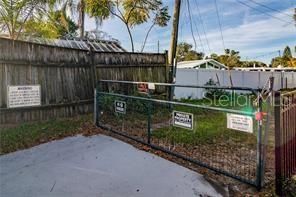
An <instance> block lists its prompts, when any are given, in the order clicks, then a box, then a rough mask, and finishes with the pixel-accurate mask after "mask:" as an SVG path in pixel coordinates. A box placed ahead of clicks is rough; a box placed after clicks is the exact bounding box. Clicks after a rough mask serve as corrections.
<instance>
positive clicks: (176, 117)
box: [173, 111, 193, 129]
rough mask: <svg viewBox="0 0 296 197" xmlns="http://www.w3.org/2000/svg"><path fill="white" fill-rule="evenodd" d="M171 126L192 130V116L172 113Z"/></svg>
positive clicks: (176, 112) (184, 113)
mask: <svg viewBox="0 0 296 197" xmlns="http://www.w3.org/2000/svg"><path fill="white" fill-rule="evenodd" d="M173 125H174V126H177V127H182V128H185V129H193V114H191V113H186V112H179V111H173Z"/></svg>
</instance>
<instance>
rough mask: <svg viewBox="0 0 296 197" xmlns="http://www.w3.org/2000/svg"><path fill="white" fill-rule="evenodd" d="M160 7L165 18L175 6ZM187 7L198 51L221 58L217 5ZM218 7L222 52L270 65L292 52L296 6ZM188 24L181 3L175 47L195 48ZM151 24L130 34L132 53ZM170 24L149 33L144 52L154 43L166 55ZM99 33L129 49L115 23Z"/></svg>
mask: <svg viewBox="0 0 296 197" xmlns="http://www.w3.org/2000/svg"><path fill="white" fill-rule="evenodd" d="M252 1H253V2H252ZM163 2H164V4H165V5H167V6H169V12H170V15H172V14H173V6H174V0H163ZM189 2H190V3H189V4H190V8H191V12H192V20H193V29H194V35H195V39H196V41H197V51H201V52H204V53H205V54H211V53H218V54H221V53H223V51H224V47H223V42H222V36H221V32H220V28H219V22H218V17H217V13H216V8H215V0H189ZM239 2H242V3H239ZM254 2H257V3H260V4H263V5H265V6H267V7H268V8H270V9H268V8H266V7H263V6H260V5H257V4H256V3H254ZM243 4H247V5H243ZM217 6H218V11H219V16H220V21H221V28H222V34H223V38H224V43H225V48H230V49H235V50H239V51H240V52H241V56H242V60H246V59H248V60H250V59H256V60H259V61H264V62H267V63H270V60H271V58H272V57H274V56H276V55H277V54H278V53H277V52H276V51H278V50H282V51H283V49H284V47H285V46H287V45H289V46H290V47H291V49H292V50H293V52H294V48H295V47H294V46H295V45H296V26H295V25H294V24H295V23H294V22H293V19H292V15H293V12H294V8H295V7H296V0H217ZM248 6H250V7H252V8H250V7H248ZM200 16H201V17H200ZM86 20H87V21H86V29H87V30H92V29H94V28H95V22H94V20H92V19H89V18H87V19H86ZM189 21H190V20H189V14H188V10H187V1H186V0H182V8H181V18H180V28H179V42H182V41H186V42H188V43H190V44H192V45H194V42H193V37H192V35H191V31H190V22H189ZM150 24H151V23H147V24H143V25H140V26H138V27H136V28H134V29H133V30H132V31H133V35H134V39H135V48H136V51H138V50H140V48H141V45H142V42H143V40H144V37H145V34H146V32H147V29H148V28H149V26H150ZM171 24H172V20H171V21H170V22H169V25H168V26H167V27H165V28H159V27H156V28H154V29H153V30H152V32H151V34H150V37H149V38H148V41H147V45H146V49H145V51H147V52H157V42H158V41H159V42H160V51H164V50H168V48H169V43H170V34H171ZM100 29H101V30H103V31H105V32H107V33H108V34H110V35H111V36H112V37H113V38H116V39H118V40H119V41H120V42H121V43H122V46H123V47H124V48H126V49H127V50H130V49H131V46H130V41H129V37H128V33H127V30H126V28H125V26H124V25H123V24H122V23H121V22H120V21H119V20H118V19H117V18H112V19H109V20H107V21H104V23H103V25H102V26H101V27H100ZM294 55H295V53H294Z"/></svg>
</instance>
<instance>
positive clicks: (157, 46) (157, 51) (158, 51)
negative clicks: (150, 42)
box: [157, 40, 159, 53]
mask: <svg viewBox="0 0 296 197" xmlns="http://www.w3.org/2000/svg"><path fill="white" fill-rule="evenodd" d="M157 53H159V40H158V41H157Z"/></svg>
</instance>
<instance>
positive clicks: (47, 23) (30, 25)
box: [24, 9, 78, 38]
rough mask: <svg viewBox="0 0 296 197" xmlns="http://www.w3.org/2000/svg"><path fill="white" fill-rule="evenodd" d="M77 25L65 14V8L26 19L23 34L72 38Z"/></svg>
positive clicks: (75, 34)
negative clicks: (43, 15)
mask: <svg viewBox="0 0 296 197" xmlns="http://www.w3.org/2000/svg"><path fill="white" fill-rule="evenodd" d="M77 29H78V26H77V25H76V24H75V23H74V21H72V20H71V19H70V17H68V16H66V13H65V10H64V9H62V10H57V11H53V10H51V11H49V14H48V15H47V16H46V17H42V16H40V17H39V18H37V19H30V20H28V22H27V24H26V25H25V27H24V35H26V36H34V37H40V38H72V37H75V36H77V33H76V30H77Z"/></svg>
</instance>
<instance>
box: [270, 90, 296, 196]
mask: <svg viewBox="0 0 296 197" xmlns="http://www.w3.org/2000/svg"><path fill="white" fill-rule="evenodd" d="M275 145H276V147H275V170H276V172H275V174H276V192H277V194H278V195H280V196H285V194H284V191H283V186H284V184H285V180H287V179H290V178H291V177H292V176H294V175H296V91H292V92H288V93H284V94H281V93H280V92H276V94H275Z"/></svg>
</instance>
